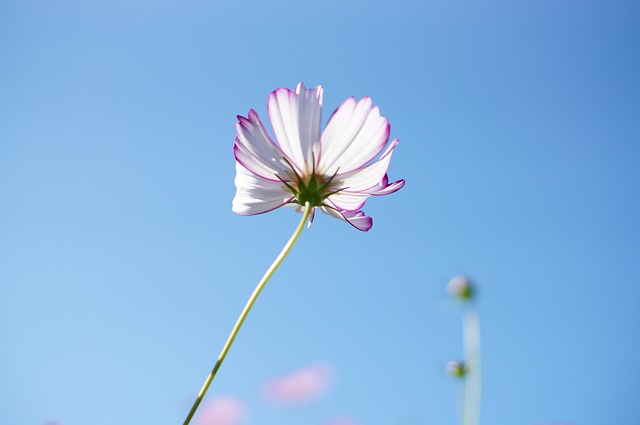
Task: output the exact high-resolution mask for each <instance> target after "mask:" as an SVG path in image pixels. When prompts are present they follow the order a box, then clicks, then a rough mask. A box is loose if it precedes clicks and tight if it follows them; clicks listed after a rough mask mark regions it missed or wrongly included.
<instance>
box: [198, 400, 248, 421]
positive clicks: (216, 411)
mask: <svg viewBox="0 0 640 425" xmlns="http://www.w3.org/2000/svg"><path fill="white" fill-rule="evenodd" d="M245 417H246V408H245V406H244V403H242V402H241V401H240V400H238V399H236V398H234V397H220V398H214V399H213V400H211V401H209V402H208V403H207V404H206V405H205V406H203V408H202V409H201V411H200V413H199V414H198V417H197V418H198V424H199V425H238V424H241V423H242V422H243V421H244V419H245Z"/></svg>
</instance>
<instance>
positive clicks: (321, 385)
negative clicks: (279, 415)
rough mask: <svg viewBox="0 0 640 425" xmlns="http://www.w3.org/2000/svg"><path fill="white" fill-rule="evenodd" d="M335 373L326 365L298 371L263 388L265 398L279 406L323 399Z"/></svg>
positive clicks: (272, 380) (270, 382) (276, 379)
mask: <svg viewBox="0 0 640 425" xmlns="http://www.w3.org/2000/svg"><path fill="white" fill-rule="evenodd" d="M333 377H334V374H333V371H332V369H331V368H330V367H329V366H327V365H325V364H314V365H311V366H308V367H304V368H301V369H296V370H294V371H292V372H289V373H288V374H286V375H283V376H281V377H278V378H274V379H270V380H268V381H267V382H265V384H264V386H263V390H264V394H265V396H266V397H267V398H268V399H269V400H270V401H273V402H275V403H278V404H283V405H296V404H303V403H307V402H310V401H313V400H316V399H318V398H320V397H322V396H323V395H324V394H326V392H327V391H328V390H329V387H330V385H331V383H332V382H333Z"/></svg>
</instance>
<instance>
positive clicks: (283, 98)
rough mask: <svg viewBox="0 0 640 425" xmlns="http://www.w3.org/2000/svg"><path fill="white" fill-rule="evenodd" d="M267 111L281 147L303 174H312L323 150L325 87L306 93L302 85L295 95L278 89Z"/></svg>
mask: <svg viewBox="0 0 640 425" xmlns="http://www.w3.org/2000/svg"><path fill="white" fill-rule="evenodd" d="M267 107H268V110H269V119H270V120H271V126H272V127H273V131H274V133H275V135H276V140H277V141H278V145H280V148H281V149H282V151H283V152H284V153H286V154H287V156H288V157H289V158H291V159H293V161H294V163H295V165H296V166H297V167H298V168H299V171H301V172H302V173H303V174H309V173H311V171H312V169H313V162H312V161H313V157H314V155H315V157H316V158H317V157H318V154H319V150H320V119H321V116H322V87H321V86H318V87H316V88H315V89H312V90H306V89H305V87H304V85H303V84H302V83H300V84H298V85H297V86H296V89H295V91H291V90H289V89H277V90H275V91H274V92H272V93H271V95H269V101H268V102H267Z"/></svg>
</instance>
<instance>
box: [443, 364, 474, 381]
mask: <svg viewBox="0 0 640 425" xmlns="http://www.w3.org/2000/svg"><path fill="white" fill-rule="evenodd" d="M444 369H445V370H446V371H447V372H448V373H450V374H451V375H453V376H455V377H456V378H464V377H465V375H466V374H467V371H468V370H469V369H468V367H467V364H466V363H465V362H464V361H463V360H453V361H450V362H449V363H447V364H446V366H445V367H444Z"/></svg>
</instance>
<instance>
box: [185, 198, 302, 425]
mask: <svg viewBox="0 0 640 425" xmlns="http://www.w3.org/2000/svg"><path fill="white" fill-rule="evenodd" d="M311 210H312V208H311V205H310V204H309V203H308V202H307V203H305V205H304V211H303V214H302V220H300V224H298V227H296V230H295V231H294V232H293V235H291V238H289V241H288V242H287V244H286V245H285V246H284V248H282V251H280V254H278V256H277V257H276V259H275V261H274V262H273V264H271V266H270V267H269V268H268V269H267V271H266V273H265V274H264V276H262V279H260V282H258V285H257V286H256V289H254V290H253V293H252V294H251V296H250V297H249V300H248V301H247V303H246V304H245V306H244V309H242V313H240V316H239V317H238V320H237V321H236V324H235V326H234V327H233V329H232V330H231V333H230V334H229V337H228V338H227V342H226V343H225V344H224V347H222V351H221V352H220V355H219V356H218V361H216V364H215V366H214V367H213V369H212V370H211V373H209V376H207V379H205V381H204V384H203V385H202V388H201V389H200V392H199V393H198V397H197V398H196V401H195V402H194V403H193V407H191V411H189V414H188V415H187V418H186V419H185V420H184V424H183V425H188V424H189V422H191V419H192V418H193V415H194V414H195V413H196V410H197V409H198V406H199V405H200V402H201V401H202V399H203V398H204V395H205V393H206V392H207V390H208V389H209V385H211V381H213V378H214V377H215V376H216V373H217V372H218V369H220V365H221V364H222V362H223V361H224V358H225V357H226V356H227V352H228V351H229V348H231V344H233V341H234V340H235V339H236V335H237V334H238V331H239V330H240V327H241V326H242V323H244V319H246V318H247V315H248V314H249V311H250V310H251V307H253V303H255V301H256V299H257V298H258V295H260V292H262V289H263V288H264V286H265V285H266V284H267V282H268V281H269V279H270V278H271V276H272V275H273V273H274V272H275V271H276V269H277V268H278V267H279V266H280V264H281V263H282V261H283V260H284V259H285V257H286V256H287V254H289V251H291V248H292V247H293V244H294V243H295V242H296V240H297V239H298V237H299V236H300V233H301V232H302V229H303V228H304V224H305V223H306V221H307V219H308V218H309V214H310V213H311Z"/></svg>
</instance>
